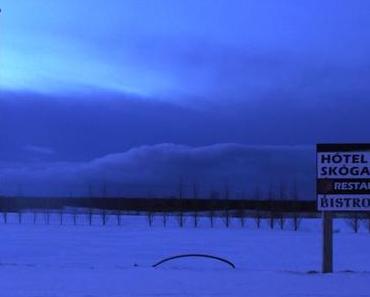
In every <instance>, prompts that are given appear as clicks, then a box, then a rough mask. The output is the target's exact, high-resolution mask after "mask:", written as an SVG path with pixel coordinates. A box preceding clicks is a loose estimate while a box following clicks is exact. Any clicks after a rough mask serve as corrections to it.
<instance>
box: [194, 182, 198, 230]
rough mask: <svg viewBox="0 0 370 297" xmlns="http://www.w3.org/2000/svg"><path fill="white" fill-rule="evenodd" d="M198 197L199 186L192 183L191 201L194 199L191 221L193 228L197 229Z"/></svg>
mask: <svg viewBox="0 0 370 297" xmlns="http://www.w3.org/2000/svg"><path fill="white" fill-rule="evenodd" d="M198 195H199V185H198V183H196V182H194V183H193V199H194V212H193V219H194V227H195V228H197V227H198V224H199V215H198V201H197V199H198Z"/></svg>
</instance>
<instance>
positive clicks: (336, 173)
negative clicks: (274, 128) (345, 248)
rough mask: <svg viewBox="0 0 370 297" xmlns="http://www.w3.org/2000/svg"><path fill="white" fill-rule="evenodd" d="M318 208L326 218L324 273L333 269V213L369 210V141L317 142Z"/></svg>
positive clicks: (324, 218) (324, 225) (324, 220)
mask: <svg viewBox="0 0 370 297" xmlns="http://www.w3.org/2000/svg"><path fill="white" fill-rule="evenodd" d="M316 158H317V185H316V189H317V208H318V210H319V211H322V218H323V263H322V272H323V273H331V272H333V214H334V212H339V211H341V212H343V211H369V210H370V144H367V143H360V144H353V143H352V144H318V145H317V147H316Z"/></svg>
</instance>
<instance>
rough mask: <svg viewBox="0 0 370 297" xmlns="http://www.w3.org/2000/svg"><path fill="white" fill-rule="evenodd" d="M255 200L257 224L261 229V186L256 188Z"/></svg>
mask: <svg viewBox="0 0 370 297" xmlns="http://www.w3.org/2000/svg"><path fill="white" fill-rule="evenodd" d="M254 197H255V198H254V199H256V224H257V228H258V229H259V228H260V227H261V210H260V199H261V193H260V189H259V186H257V187H256V190H255V194H254Z"/></svg>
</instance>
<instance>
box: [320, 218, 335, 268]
mask: <svg viewBox="0 0 370 297" xmlns="http://www.w3.org/2000/svg"><path fill="white" fill-rule="evenodd" d="M322 231H323V254H322V255H323V259H322V272H323V273H332V272H333V213H332V212H331V211H324V212H323V213H322Z"/></svg>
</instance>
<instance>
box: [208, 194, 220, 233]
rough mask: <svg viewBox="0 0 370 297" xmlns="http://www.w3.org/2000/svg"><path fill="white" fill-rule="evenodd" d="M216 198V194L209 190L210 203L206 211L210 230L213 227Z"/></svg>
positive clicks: (217, 195) (217, 196)
mask: <svg viewBox="0 0 370 297" xmlns="http://www.w3.org/2000/svg"><path fill="white" fill-rule="evenodd" d="M218 198H219V194H218V192H217V191H214V190H211V192H210V194H209V199H210V203H209V211H208V217H209V221H210V225H211V228H213V227H214V217H215V204H216V200H217V199H218Z"/></svg>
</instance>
